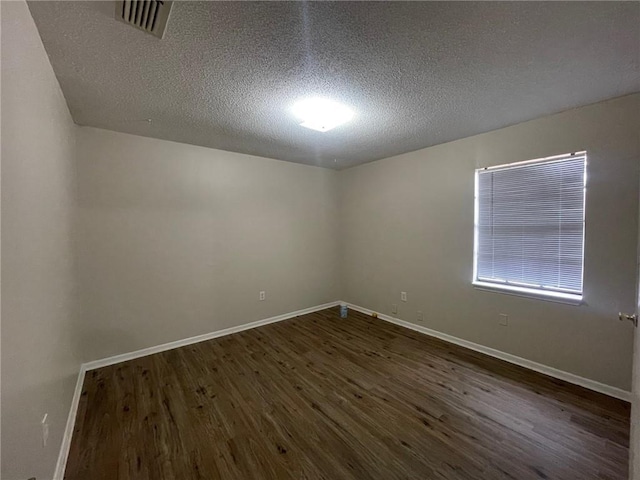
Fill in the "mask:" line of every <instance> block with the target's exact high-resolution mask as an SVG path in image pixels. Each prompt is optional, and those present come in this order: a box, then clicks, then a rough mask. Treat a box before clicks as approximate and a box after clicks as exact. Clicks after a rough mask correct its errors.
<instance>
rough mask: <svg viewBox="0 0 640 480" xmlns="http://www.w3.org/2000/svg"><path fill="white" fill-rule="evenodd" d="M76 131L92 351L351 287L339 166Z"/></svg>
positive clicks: (154, 341) (81, 263) (95, 354)
mask: <svg viewBox="0 0 640 480" xmlns="http://www.w3.org/2000/svg"><path fill="white" fill-rule="evenodd" d="M77 142H78V143H77V145H78V154H77V168H78V179H79V182H78V185H79V190H78V213H79V218H78V274H79V293H80V299H81V312H82V328H81V330H80V331H79V332H78V338H77V344H78V347H79V348H82V352H83V355H82V358H83V360H84V361H89V360H95V359H100V358H103V357H107V356H111V355H114V354H121V353H126V352H130V351H133V350H138V349H141V348H145V347H149V346H154V345H159V344H162V343H165V342H169V341H174V340H179V339H182V338H186V337H190V336H194V335H199V334H203V333H208V332H212V331H215V330H220V329H223V328H227V327H233V326H237V325H240V324H243V323H248V322H251V321H255V320H260V319H263V318H268V317H271V316H274V315H279V314H283V313H287V312H291V311H295V310H299V309H302V308H306V307H311V306H314V305H319V304H323V303H326V302H330V301H335V300H338V299H339V294H340V288H339V278H338V248H337V242H338V240H339V236H338V230H337V226H338V183H337V175H338V172H335V171H332V170H329V169H323V168H318V167H310V166H305V165H298V164H293V163H288V162H282V161H278V160H270V159H265V158H259V157H251V156H248V155H243V154H237V153H230V152H224V151H220V150H212V149H208V148H203V147H196V146H192V145H186V144H179V143H173V142H169V141H164V140H157V139H151V138H144V137H138V136H133V135H128V134H122V133H115V132H110V131H106V130H100V129H95V128H90V127H83V128H79V129H78V137H77ZM260 291H265V292H266V299H265V300H264V301H259V299H258V298H259V292H260Z"/></svg>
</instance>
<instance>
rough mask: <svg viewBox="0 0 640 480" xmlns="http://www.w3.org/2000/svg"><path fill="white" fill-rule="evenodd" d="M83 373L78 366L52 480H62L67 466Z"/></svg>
mask: <svg viewBox="0 0 640 480" xmlns="http://www.w3.org/2000/svg"><path fill="white" fill-rule="evenodd" d="M85 372H86V370H85V368H84V365H80V372H79V373H78V380H77V381H76V388H75V390H74V391H73V397H72V398H71V408H70V409H69V416H68V417H67V424H66V425H65V428H64V434H63V435H62V444H61V445H60V453H59V454H58V462H57V463H56V470H55V472H54V474H53V480H63V478H64V469H65V467H66V466H67V458H68V457H69V449H70V448H71V437H72V436H73V429H74V427H75V424H76V415H77V414H78V404H79V403H80V395H81V394H82V386H83V384H84V374H85Z"/></svg>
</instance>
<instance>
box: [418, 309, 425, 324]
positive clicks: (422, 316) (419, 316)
mask: <svg viewBox="0 0 640 480" xmlns="http://www.w3.org/2000/svg"><path fill="white" fill-rule="evenodd" d="M417 318H418V321H419V322H424V314H423V313H422V312H421V311H418V315H417Z"/></svg>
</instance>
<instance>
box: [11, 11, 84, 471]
mask: <svg viewBox="0 0 640 480" xmlns="http://www.w3.org/2000/svg"><path fill="white" fill-rule="evenodd" d="M0 8H1V9H2V269H1V273H2V472H1V476H2V478H3V479H5V480H17V479H20V480H24V479H26V478H30V477H37V478H38V479H47V478H51V477H52V476H53V471H54V468H55V464H56V459H57V456H58V452H59V449H60V442H61V439H62V435H63V432H64V428H65V423H66V421H67V415H68V413H69V407H70V404H71V397H72V395H73V389H74V386H75V382H76V378H77V375H78V370H79V366H80V360H79V358H78V357H76V356H75V351H74V348H73V338H72V335H71V331H72V329H73V323H74V321H75V318H76V317H75V314H76V310H77V309H76V303H75V291H74V271H73V251H72V247H73V244H72V243H73V242H72V238H73V205H74V196H75V194H74V188H75V187H74V185H75V183H74V182H75V180H74V171H73V154H74V141H75V140H74V130H75V128H76V127H75V125H74V124H73V122H72V120H71V116H70V115H69V111H68V109H67V106H66V103H65V100H64V98H63V96H62V92H61V90H60V88H59V86H58V82H57V80H56V78H55V76H54V74H53V70H52V68H51V65H50V64H49V60H48V58H47V55H46V53H45V51H44V48H43V46H42V43H41V42H40V37H39V36H38V32H37V30H36V27H35V24H34V23H33V20H32V18H31V15H30V13H29V10H28V8H27V4H26V3H25V2H22V1H19V2H1V6H0ZM45 413H48V417H47V418H48V420H47V422H48V424H49V439H48V441H47V445H46V446H43V445H42V427H41V425H40V421H41V420H42V417H43V415H44V414H45Z"/></svg>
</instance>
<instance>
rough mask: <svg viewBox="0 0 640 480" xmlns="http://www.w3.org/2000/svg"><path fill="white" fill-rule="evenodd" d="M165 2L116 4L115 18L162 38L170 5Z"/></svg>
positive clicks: (141, 0)
mask: <svg viewBox="0 0 640 480" xmlns="http://www.w3.org/2000/svg"><path fill="white" fill-rule="evenodd" d="M172 3H173V2H170V1H166V0H124V1H117V2H116V18H117V19H118V20H121V21H123V22H125V23H128V24H129V25H133V26H134V27H136V28H139V29H140V30H143V31H145V32H147V33H150V34H151V35H155V36H156V37H158V38H162V36H163V35H164V31H165V28H166V26H167V20H168V19H169V12H170V11H171V4H172Z"/></svg>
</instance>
